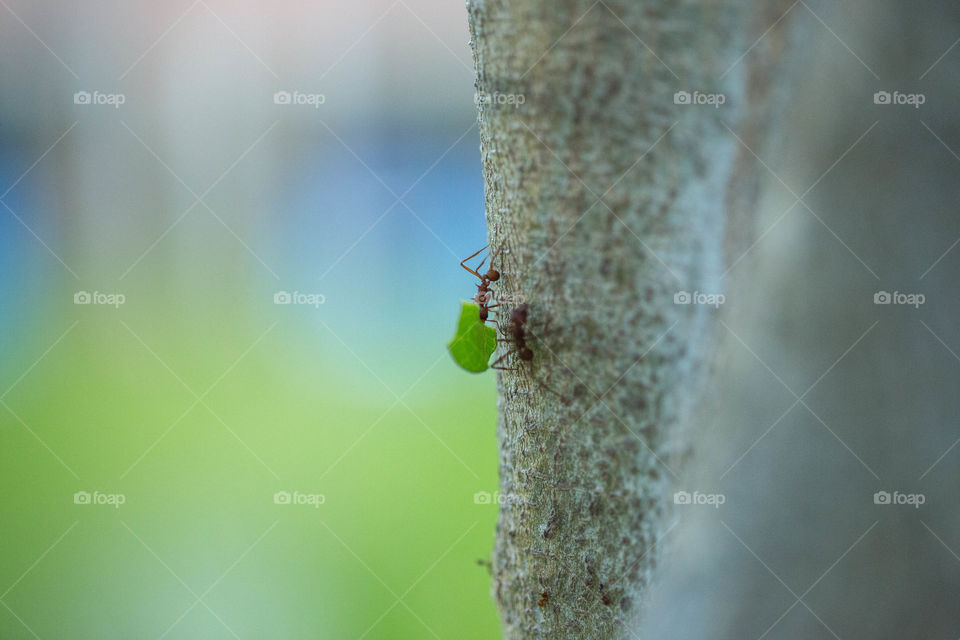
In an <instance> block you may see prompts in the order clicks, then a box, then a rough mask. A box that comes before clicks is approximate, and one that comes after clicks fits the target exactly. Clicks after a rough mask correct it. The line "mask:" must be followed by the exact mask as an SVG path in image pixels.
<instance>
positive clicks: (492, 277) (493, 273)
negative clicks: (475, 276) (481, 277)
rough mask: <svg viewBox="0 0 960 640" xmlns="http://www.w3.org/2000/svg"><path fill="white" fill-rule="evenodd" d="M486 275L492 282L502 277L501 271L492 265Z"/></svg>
mask: <svg viewBox="0 0 960 640" xmlns="http://www.w3.org/2000/svg"><path fill="white" fill-rule="evenodd" d="M486 277H487V280H489V281H490V282H496V281H497V280H499V279H500V272H499V271H497V270H496V269H494V268H493V267H491V268H490V270H489V271H487V276H486Z"/></svg>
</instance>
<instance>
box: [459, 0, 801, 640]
mask: <svg viewBox="0 0 960 640" xmlns="http://www.w3.org/2000/svg"><path fill="white" fill-rule="evenodd" d="M467 7H468V12H469V23H470V31H471V46H472V49H473V53H474V59H475V63H476V68H477V85H476V86H477V91H478V97H479V99H478V105H479V121H480V132H481V152H482V162H483V175H484V180H485V189H486V191H485V193H486V215H487V222H488V226H489V234H490V246H491V253H492V254H493V255H494V263H493V264H494V266H495V267H496V268H498V269H499V270H500V271H501V273H502V277H501V279H500V281H499V282H497V283H496V291H497V296H498V299H499V300H500V301H501V302H503V303H504V305H503V307H501V308H500V309H502V310H504V311H503V312H501V313H500V314H499V318H500V326H501V329H506V324H508V322H509V317H510V315H509V309H511V308H512V307H515V306H517V305H518V304H520V303H521V302H526V303H527V304H528V305H529V320H528V322H527V324H526V327H525V328H526V330H527V335H528V338H529V345H530V347H531V349H532V350H533V352H534V358H533V361H532V362H525V361H521V360H519V359H518V358H517V357H516V356H508V358H507V359H506V360H504V364H506V366H508V367H511V368H514V369H515V370H512V371H504V372H502V373H501V375H500V379H499V393H500V400H499V404H500V419H499V425H498V438H499V443H500V488H501V510H500V514H499V520H498V524H497V539H496V547H495V551H494V555H493V594H494V597H495V599H496V601H497V603H498V606H499V610H500V615H501V620H502V626H503V631H504V637H505V638H508V639H513V638H541V637H542V638H620V637H631V636H632V631H631V628H632V626H633V625H634V624H635V622H636V616H637V615H638V614H639V612H640V611H641V609H642V606H643V601H644V587H645V586H646V585H647V584H648V582H649V580H650V578H651V573H652V570H653V567H654V564H655V562H656V558H657V549H656V547H657V543H658V541H659V540H660V538H661V537H662V536H663V535H664V533H665V531H664V529H665V524H664V520H665V518H664V515H665V512H666V503H667V501H668V498H669V496H670V495H671V492H672V490H673V489H672V486H673V483H674V481H675V480H676V473H677V469H678V468H679V467H678V465H679V462H680V459H681V458H682V456H683V454H684V451H685V450H686V449H687V447H688V446H689V441H690V438H689V437H687V436H685V435H684V434H685V433H688V432H689V431H690V429H688V427H691V426H692V423H693V422H695V418H694V417H695V415H696V413H695V411H696V408H697V399H698V397H699V395H700V394H699V388H700V387H701V382H702V380H703V378H704V373H705V371H706V370H707V368H708V364H709V360H710V355H711V353H712V343H713V333H714V332H713V328H714V323H715V322H716V319H717V310H716V309H715V308H713V307H709V306H707V305H703V304H675V295H676V294H677V293H679V292H683V291H686V292H690V293H692V292H695V291H698V292H703V293H720V292H721V291H720V276H721V274H722V273H723V271H724V269H725V268H726V265H727V264H728V261H729V253H730V250H731V248H734V247H737V246H741V247H742V246H743V244H744V242H745V241H746V240H747V236H748V235H749V230H750V227H751V221H752V215H751V212H752V208H753V201H754V199H755V198H754V196H755V191H756V182H757V180H756V178H757V162H756V160H755V159H754V157H753V155H752V154H751V152H750V151H748V150H747V149H746V146H749V147H751V148H753V149H754V150H756V151H757V152H758V153H761V155H762V152H761V149H762V148H763V146H764V141H765V138H766V137H767V131H769V130H770V127H769V120H770V118H769V114H770V110H771V105H772V104H774V103H775V97H776V94H778V93H780V92H779V91H778V89H779V88H780V87H783V86H786V83H787V80H785V79H784V77H783V76H780V75H777V74H776V73H775V72H774V70H775V68H776V65H777V62H778V60H779V59H780V58H781V57H782V55H781V54H782V51H783V48H784V46H783V45H784V41H785V36H786V31H785V27H786V24H787V22H788V21H789V20H788V19H783V20H780V18H782V17H783V13H784V11H786V10H787V9H788V8H789V7H790V4H789V3H788V2H786V1H776V2H770V1H766V2H764V1H761V0H755V1H748V0H736V1H730V2H723V3H720V2H706V1H700V2H695V1H683V2H676V1H671V0H660V1H653V0H647V1H643V2H637V1H635V0H634V1H631V0H622V1H613V0H610V1H608V2H593V1H592V0H549V1H548V0H469V1H468V3H467ZM771 25H774V26H773V27H772V28H770V29H769V31H768V32H767V33H766V34H765V35H764V36H763V38H762V39H761V40H760V41H759V42H758V43H757V44H756V45H755V46H754V47H753V48H751V45H752V44H754V42H755V41H756V40H757V38H759V37H760V36H761V34H763V33H764V31H765V30H766V29H768V27H771ZM748 50H749V53H746V52H748ZM745 54H746V55H745ZM678 91H687V92H690V93H691V94H692V93H693V92H694V91H698V92H701V94H702V95H705V94H722V96H723V97H724V99H725V102H724V104H723V105H722V107H720V108H714V107H713V106H710V105H698V104H676V103H675V98H674V94H675V93H676V92H678ZM734 132H735V134H734ZM738 137H739V138H740V140H738ZM745 145H746V146H745ZM761 170H762V169H761ZM734 257H735V256H734ZM510 346H511V345H509V344H507V345H506V346H505V347H504V348H505V349H509V348H510Z"/></svg>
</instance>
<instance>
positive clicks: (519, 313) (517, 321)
mask: <svg viewBox="0 0 960 640" xmlns="http://www.w3.org/2000/svg"><path fill="white" fill-rule="evenodd" d="M526 324H527V305H526V304H522V305H520V306H519V307H516V308H515V309H514V310H513V311H511V312H510V326H509V328H508V329H507V331H508V332H509V334H510V337H509V338H504V339H499V340H497V342H513V348H512V349H510V350H509V351H507V352H506V353H505V354H503V355H502V356H500V357H499V358H497V360H496V362H494V363H493V364H492V365H490V368H492V369H500V370H502V371H515V370H516V369H512V368H508V367H500V366H497V365H499V364H500V361H501V360H503V359H504V358H506V357H507V356H509V355H511V354H514V353H515V354H517V357H518V358H520V360H522V361H524V362H530V361H531V360H533V350H532V349H530V347H528V346H527V330H526V327H525V325H526Z"/></svg>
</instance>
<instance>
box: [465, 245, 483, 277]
mask: <svg viewBox="0 0 960 640" xmlns="http://www.w3.org/2000/svg"><path fill="white" fill-rule="evenodd" d="M487 246H489V245H485V246H484V247H483V249H486V248H487ZM483 249H480V251H477V252H476V253H475V254H473V255H472V256H468V257H466V258H464V259H463V260H461V261H460V266H461V267H463V268H464V269H466V270H467V271H469V272H470V273H472V274H473V275H475V276H477V277H478V278H481V279H482V278H483V276H481V275H480V274H479V273H477V272H476V271H474V270H473V269H471V268H470V267H468V266H467V265H465V264H463V263H464V262H466V261H467V260H471V259H473V258H475V257H477V256H478V255H480V252H482V251H483ZM484 260H486V258H484ZM480 264H481V265H482V264H483V263H482V262H481V263H480ZM478 268H479V267H478Z"/></svg>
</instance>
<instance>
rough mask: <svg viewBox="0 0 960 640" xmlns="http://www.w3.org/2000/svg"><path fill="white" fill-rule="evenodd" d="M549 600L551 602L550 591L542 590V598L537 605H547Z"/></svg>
mask: <svg viewBox="0 0 960 640" xmlns="http://www.w3.org/2000/svg"><path fill="white" fill-rule="evenodd" d="M548 602H550V592H549V591H547V590H544V591H541V592H540V600H539V601H538V602H537V605H538V606H541V607H542V606H544V605H546V604H547V603H548Z"/></svg>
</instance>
